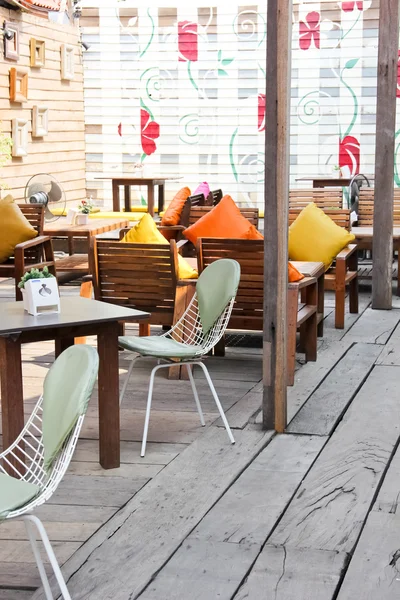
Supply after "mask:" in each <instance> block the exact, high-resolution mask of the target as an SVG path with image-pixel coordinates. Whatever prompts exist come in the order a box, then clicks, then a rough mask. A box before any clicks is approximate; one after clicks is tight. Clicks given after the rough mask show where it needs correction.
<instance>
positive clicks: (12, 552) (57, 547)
mask: <svg viewBox="0 0 400 600" xmlns="http://www.w3.org/2000/svg"><path fill="white" fill-rule="evenodd" d="M38 544H39V548H40V553H41V555H42V557H43V561H44V562H45V563H48V562H49V559H48V557H47V554H46V553H45V552H44V549H43V544H42V542H38ZM80 545H81V544H80V543H79V542H54V544H52V547H53V550H54V554H55V555H56V557H57V560H58V561H59V563H60V564H61V565H62V564H63V563H64V562H65V561H66V560H67V559H68V558H69V557H70V556H71V555H72V554H73V553H74V552H75V551H76V550H77V549H78V548H79V546H80ZM0 562H2V563H5V564H7V563H9V562H10V563H17V562H21V563H35V557H34V555H33V552H32V548H31V545H30V542H26V541H23V540H22V541H21V540H2V542H1V544H0ZM35 564H36V563H35Z"/></svg>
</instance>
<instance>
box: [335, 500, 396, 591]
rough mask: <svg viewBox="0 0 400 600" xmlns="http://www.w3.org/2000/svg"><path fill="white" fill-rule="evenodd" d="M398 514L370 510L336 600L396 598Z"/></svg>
mask: <svg viewBox="0 0 400 600" xmlns="http://www.w3.org/2000/svg"><path fill="white" fill-rule="evenodd" d="M399 531H400V515H398V514H388V513H383V512H379V513H378V512H371V514H370V515H369V517H368V520H367V523H366V525H365V529H364V530H363V532H362V534H361V537H360V540H359V542H358V544H357V547H356V550H355V552H354V556H353V558H352V560H351V562H350V565H349V568H348V571H347V573H346V577H345V580H344V582H343V584H342V586H341V588H340V592H339V595H338V596H337V599H338V600H354V598H362V600H377V599H378V598H379V600H397V599H398V598H399V596H400V540H399Z"/></svg>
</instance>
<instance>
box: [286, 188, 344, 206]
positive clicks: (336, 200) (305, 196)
mask: <svg viewBox="0 0 400 600" xmlns="http://www.w3.org/2000/svg"><path fill="white" fill-rule="evenodd" d="M310 202H314V203H315V204H316V205H317V206H318V207H319V208H322V209H323V210H324V209H326V208H327V209H332V208H338V209H340V208H343V189H342V188H320V189H318V188H311V189H299V190H289V209H291V208H294V209H297V208H298V209H302V208H304V207H305V206H307V204H310Z"/></svg>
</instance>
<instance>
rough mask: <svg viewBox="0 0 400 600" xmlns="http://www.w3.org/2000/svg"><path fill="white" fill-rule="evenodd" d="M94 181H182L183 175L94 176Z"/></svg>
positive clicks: (130, 174)
mask: <svg viewBox="0 0 400 600" xmlns="http://www.w3.org/2000/svg"><path fill="white" fill-rule="evenodd" d="M94 179H111V180H113V179H119V180H120V181H135V182H136V181H138V182H139V183H152V182H154V181H173V180H175V179H183V175H146V176H144V175H138V174H137V173H112V174H111V175H96V176H95V178H94Z"/></svg>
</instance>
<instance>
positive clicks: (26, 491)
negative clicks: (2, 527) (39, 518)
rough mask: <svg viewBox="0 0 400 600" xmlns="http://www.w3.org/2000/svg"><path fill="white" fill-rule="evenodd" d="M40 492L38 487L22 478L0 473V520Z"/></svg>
mask: <svg viewBox="0 0 400 600" xmlns="http://www.w3.org/2000/svg"><path fill="white" fill-rule="evenodd" d="M39 492H40V487H39V486H38V485H35V484H34V483H28V482H27V481H23V480H22V479H15V478H14V477H11V476H10V475H4V474H3V473H0V521H2V520H3V519H5V518H6V517H7V515H8V514H9V513H10V512H11V511H13V510H16V509H18V508H21V507H22V506H25V504H28V502H30V501H31V500H33V498H34V497H35V496H37V495H38V494H39Z"/></svg>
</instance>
